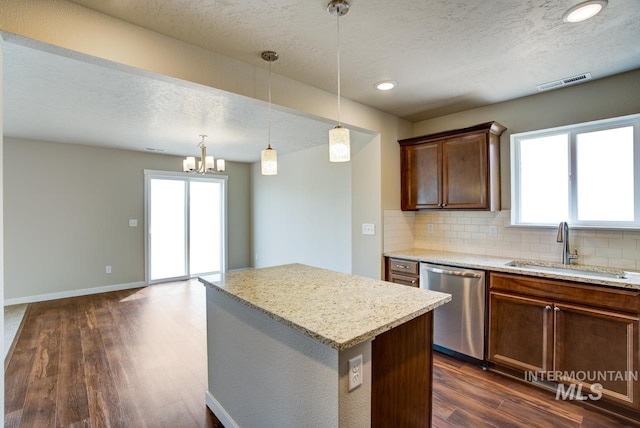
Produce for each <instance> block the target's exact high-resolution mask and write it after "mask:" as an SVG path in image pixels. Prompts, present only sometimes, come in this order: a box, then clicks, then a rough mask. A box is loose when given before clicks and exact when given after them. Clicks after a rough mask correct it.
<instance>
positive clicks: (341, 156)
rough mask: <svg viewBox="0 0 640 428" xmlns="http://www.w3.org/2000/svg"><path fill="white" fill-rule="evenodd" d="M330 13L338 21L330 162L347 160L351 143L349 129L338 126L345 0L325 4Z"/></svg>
mask: <svg viewBox="0 0 640 428" xmlns="http://www.w3.org/2000/svg"><path fill="white" fill-rule="evenodd" d="M327 11H328V12H329V14H330V15H335V16H336V19H337V21H338V23H337V27H338V124H337V125H336V126H335V128H333V129H332V130H330V131H329V160H330V161H331V162H349V160H351V143H350V138H349V130H348V129H347V128H343V127H342V126H340V17H341V16H344V15H346V14H347V12H349V3H347V1H346V0H332V1H331V2H330V3H329V4H328V5H327Z"/></svg>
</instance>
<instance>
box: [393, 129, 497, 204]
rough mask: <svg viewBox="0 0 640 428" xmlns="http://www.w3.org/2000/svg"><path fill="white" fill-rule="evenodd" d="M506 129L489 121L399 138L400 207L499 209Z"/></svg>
mask: <svg viewBox="0 0 640 428" xmlns="http://www.w3.org/2000/svg"><path fill="white" fill-rule="evenodd" d="M505 129H506V128H505V127H504V126H502V125H500V124H499V123H497V122H487V123H482V124H480V125H476V126H472V127H469V128H463V129H456V130H452V131H446V132H439V133H437V134H430V135H423V136H421V137H414V138H408V139H405V140H400V141H398V143H399V144H400V186H401V191H402V196H401V204H402V210H403V211H409V210H418V209H448V210H451V209H466V210H491V211H497V210H500V135H501V134H502V133H503V132H504V130H505Z"/></svg>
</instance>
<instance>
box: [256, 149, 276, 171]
mask: <svg viewBox="0 0 640 428" xmlns="http://www.w3.org/2000/svg"><path fill="white" fill-rule="evenodd" d="M260 164H261V166H262V175H276V174H278V152H277V151H275V150H273V149H272V148H271V145H269V146H268V147H267V148H266V149H264V150H263V151H262V155H261V156H260Z"/></svg>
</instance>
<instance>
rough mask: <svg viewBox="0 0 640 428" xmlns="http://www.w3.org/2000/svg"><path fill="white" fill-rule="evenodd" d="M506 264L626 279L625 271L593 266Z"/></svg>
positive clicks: (514, 261) (526, 261) (508, 264)
mask: <svg viewBox="0 0 640 428" xmlns="http://www.w3.org/2000/svg"><path fill="white" fill-rule="evenodd" d="M507 266H513V267H517V268H522V269H531V270H536V271H541V272H553V273H564V274H576V275H584V276H590V277H596V278H611V279H626V278H627V272H625V271H622V270H617V269H609V268H598V267H593V266H576V265H563V264H559V263H558V264H556V263H547V262H540V261H529V260H513V261H510V262H509V263H507Z"/></svg>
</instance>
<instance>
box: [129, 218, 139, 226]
mask: <svg viewBox="0 0 640 428" xmlns="http://www.w3.org/2000/svg"><path fill="white" fill-rule="evenodd" d="M129 227H138V219H137V218H130V219H129Z"/></svg>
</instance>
